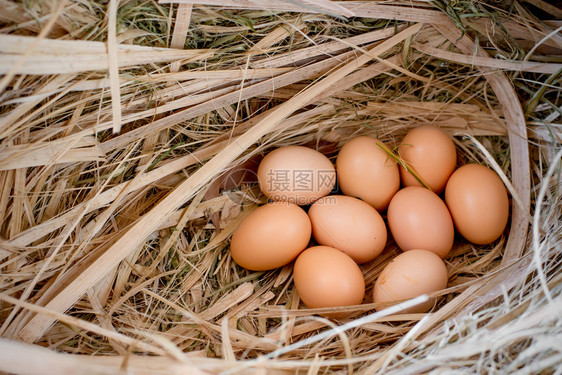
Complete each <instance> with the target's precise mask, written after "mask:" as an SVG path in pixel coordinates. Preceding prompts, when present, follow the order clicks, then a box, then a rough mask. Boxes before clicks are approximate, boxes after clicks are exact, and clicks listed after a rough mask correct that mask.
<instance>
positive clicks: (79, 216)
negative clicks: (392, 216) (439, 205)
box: [0, 0, 562, 374]
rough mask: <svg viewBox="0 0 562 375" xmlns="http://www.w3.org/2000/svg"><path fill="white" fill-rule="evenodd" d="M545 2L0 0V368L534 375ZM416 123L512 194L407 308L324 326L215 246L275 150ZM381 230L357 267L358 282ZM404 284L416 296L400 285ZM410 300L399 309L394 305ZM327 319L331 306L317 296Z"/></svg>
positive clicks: (552, 217)
mask: <svg viewBox="0 0 562 375" xmlns="http://www.w3.org/2000/svg"><path fill="white" fill-rule="evenodd" d="M561 13H562V11H561V10H560V9H559V8H556V7H555V6H554V5H552V4H549V3H548V2H545V1H543V0H532V1H531V0H527V1H525V2H513V1H476V0H474V1H468V0H467V1H455V2H447V1H433V2H427V1H405V0H404V1H402V0H397V1H391V2H389V1H342V2H335V1H328V0H298V1H296V0H295V1H293V0H291V1H270V0H268V1H254V0H237V1H230V0H221V1H210V0H195V1H189V0H174V1H160V2H157V1H156V0H121V1H119V0H110V1H108V2H104V3H101V2H94V1H75V0H58V1H48V0H34V1H26V2H19V1H13V0H0V74H2V77H1V78H0V108H1V116H0V142H1V143H0V148H1V151H0V189H1V191H0V216H1V217H2V220H1V222H2V226H1V227H0V236H1V237H0V262H1V263H0V269H1V274H0V301H1V302H0V306H1V319H0V335H1V338H0V370H1V371H5V372H8V373H18V374H44V373H45V372H46V371H47V370H46V369H48V372H49V373H62V374H66V373H69V374H70V373H72V374H74V373H81V374H90V373H91V374H122V373H134V374H180V373H190V374H191V373H193V374H211V373H295V372H298V373H303V374H304V373H307V374H318V373H336V372H337V373H341V372H343V373H356V374H374V373H399V374H409V373H412V374H415V373H420V372H447V373H449V372H463V373H467V372H475V373H481V372H488V373H495V372H500V373H512V372H513V373H522V374H523V373H541V372H544V373H553V372H556V369H557V368H560V366H561V365H562V347H561V346H560V342H562V318H561V317H562V293H561V292H562V290H561V289H562V276H561V273H560V270H561V261H562V257H561V254H560V250H561V249H562V236H561V234H560V233H562V232H561V217H562V212H561V211H562V210H561V207H562V206H561V205H560V189H561V183H560V182H561V171H562V164H561V163H560V162H561V160H560V159H561V151H560V149H561V147H560V145H561V143H562V132H561V129H562V124H561V122H560V118H562V117H561V115H562V103H561V101H560V95H561V90H560V87H561V84H560V83H561V81H562V75H561V74H562V58H561V57H560V56H562V35H561V33H560V30H561V26H562V21H561V20H560V19H561ZM423 124H433V125H436V126H440V127H441V128H442V129H444V130H445V131H447V132H448V133H449V134H451V135H452V136H454V137H455V142H456V143H457V146H458V150H459V155H460V159H461V161H462V162H469V161H471V162H478V163H482V164H486V165H489V166H490V167H491V168H493V169H495V170H496V172H498V174H500V176H501V177H502V179H503V180H504V182H505V183H506V186H507V187H508V189H509V191H510V195H511V201H512V215H511V221H510V227H509V229H508V230H507V231H506V233H505V235H504V236H502V238H501V239H500V240H499V241H498V242H497V243H495V244H493V245H489V246H474V245H470V244H468V243H465V242H463V241H461V240H459V241H458V242H457V243H456V244H455V248H454V250H453V252H452V253H451V255H450V256H449V257H448V258H447V259H446V262H447V267H448V270H449V275H450V277H449V287H448V288H447V289H446V290H443V291H440V292H438V293H435V294H434V295H433V296H437V297H439V298H438V303H437V305H436V306H435V308H434V309H433V310H432V312H431V313H429V314H409V315H408V314H402V315H401V314H400V313H399V312H398V314H396V313H395V314H394V315H390V314H389V313H390V312H391V311H386V312H382V313H374V314H373V308H374V307H375V305H374V304H373V303H372V300H371V299H370V298H369V297H367V298H366V300H365V303H364V304H363V305H361V306H352V307H346V308H341V309H340V310H346V311H349V312H351V313H352V315H351V316H352V317H351V318H349V319H346V320H342V321H337V322H336V321H330V320H327V319H324V318H320V317H318V316H317V315H315V314H316V313H320V312H325V311H326V309H316V310H309V309H306V308H305V307H304V306H303V305H302V304H301V303H300V300H299V298H298V295H297V294H296V293H295V289H294V286H293V283H292V279H291V267H290V266H287V267H284V268H282V269H280V270H274V271H269V272H249V271H247V270H244V269H241V268H240V267H238V266H237V265H236V264H235V263H234V262H233V261H232V259H231V258H230V257H229V254H228V241H229V238H230V236H231V234H232V232H233V231H234V230H235V229H236V227H237V225H238V223H239V222H240V221H241V220H242V219H243V218H244V217H245V216H246V215H247V214H248V213H249V212H250V211H251V210H252V209H253V208H255V207H256V206H257V205H258V204H261V203H263V202H264V198H263V196H261V195H260V194H259V189H258V188H257V184H256V182H255V178H254V177H253V176H254V173H255V166H256V164H257V163H258V162H259V159H260V157H261V156H263V154H264V153H266V152H267V151H268V150H270V149H272V148H274V147H278V146H283V145H289V144H301V145H307V146H310V147H315V148H318V149H320V150H321V151H323V152H324V153H325V154H326V155H328V156H329V157H332V158H333V157H334V156H335V154H336V152H337V150H338V149H339V148H340V147H341V146H342V145H343V144H344V143H345V142H346V141H347V140H349V139H350V138H352V137H353V136H355V135H359V134H370V135H373V136H377V137H379V138H380V139H382V140H384V141H386V142H387V144H388V145H389V146H390V147H391V149H392V151H394V150H395V146H396V144H397V141H399V140H400V138H401V137H402V136H403V135H404V134H405V133H406V132H407V131H408V130H409V129H411V128H412V127H414V126H419V125H423ZM397 253H398V249H397V248H396V246H395V245H394V243H389V245H388V246H387V249H386V250H385V251H384V252H383V254H382V255H381V256H379V257H378V258H377V259H376V260H375V261H373V262H371V263H369V264H366V265H363V266H362V270H363V273H364V276H365V279H366V281H367V295H369V294H370V292H371V290H372V283H373V282H374V280H376V277H377V275H378V274H379V273H380V271H381V270H382V268H383V267H384V265H385V263H386V262H387V261H388V260H389V259H390V258H392V257H393V256H394V255H396V254H397ZM421 298H422V299H423V298H426V297H421ZM412 303H415V301H412ZM328 310H330V311H332V310H333V309H328Z"/></svg>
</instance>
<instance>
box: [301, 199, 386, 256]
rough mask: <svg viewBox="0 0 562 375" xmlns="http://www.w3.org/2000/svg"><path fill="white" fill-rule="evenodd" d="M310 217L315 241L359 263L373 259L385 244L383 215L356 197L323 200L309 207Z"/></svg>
mask: <svg viewBox="0 0 562 375" xmlns="http://www.w3.org/2000/svg"><path fill="white" fill-rule="evenodd" d="M308 216H309V217H310V221H311V223H312V235H313V237H314V239H315V240H316V242H318V243H319V244H320V245H326V246H330V247H333V248H336V249H339V250H341V251H343V252H345V253H346V254H347V255H349V256H350V257H352V258H353V259H354V260H355V261H356V262H357V263H365V262H369V261H371V260H373V259H374V258H375V257H376V256H378V255H379V254H380V253H381V252H382V251H383V249H384V247H385V245H386V239H387V233H386V225H385V224H384V220H383V219H382V217H381V215H380V214H379V213H378V211H377V210H375V209H374V208H373V207H372V206H371V205H369V204H368V203H366V202H363V201H362V200H359V199H357V198H353V197H347V196H345V195H330V196H327V197H324V198H320V199H319V200H317V201H316V202H314V204H313V205H312V206H311V207H310V209H309V210H308Z"/></svg>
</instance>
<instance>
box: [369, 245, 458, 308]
mask: <svg viewBox="0 0 562 375" xmlns="http://www.w3.org/2000/svg"><path fill="white" fill-rule="evenodd" d="M447 280H448V276H447V267H446V266H445V263H443V260H442V259H441V258H440V257H439V256H437V255H436V254H435V253H433V252H431V251H427V250H419V249H413V250H410V251H407V252H405V253H402V254H400V255H398V256H397V257H395V258H394V259H392V260H391V261H390V263H388V264H387V265H386V267H385V268H384V269H383V271H382V272H381V274H380V275H379V277H378V278H377V281H376V282H375V287H374V289H373V301H374V302H375V303H376V304H382V305H380V306H377V307H375V309H376V310H382V309H384V308H387V307H389V306H390V305H395V304H396V303H397V302H398V301H402V300H408V299H411V298H415V297H418V296H420V295H422V294H429V293H432V292H436V291H438V290H441V289H445V288H446V287H447ZM434 304H435V299H430V300H429V301H428V302H425V303H423V304H420V305H417V306H414V307H411V308H409V309H406V310H403V311H401V312H400V314H405V313H423V312H427V311H429V310H430V309H431V308H432V307H433V305H434Z"/></svg>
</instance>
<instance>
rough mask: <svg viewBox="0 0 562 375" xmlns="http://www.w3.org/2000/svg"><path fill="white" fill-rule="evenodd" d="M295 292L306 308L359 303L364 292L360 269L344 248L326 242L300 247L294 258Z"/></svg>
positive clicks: (363, 280)
mask: <svg viewBox="0 0 562 375" xmlns="http://www.w3.org/2000/svg"><path fill="white" fill-rule="evenodd" d="M293 278H294V282H295V287H296V289H297V293H298V295H299V297H300V298H301V300H302V301H303V302H304V304H305V305H306V306H307V307H309V308H320V307H339V306H351V305H359V304H360V303H361V302H362V301H363V297H364V296H365V279H364V278H363V273H362V272H361V269H360V268H359V266H358V265H357V263H355V261H353V259H352V258H351V257H349V256H348V255H347V254H345V253H344V252H342V251H340V250H337V249H334V248H332V247H328V246H314V247H311V248H308V249H306V250H305V251H303V252H302V253H301V254H300V255H299V257H298V258H297V260H296V262H295V267H294V270H293Z"/></svg>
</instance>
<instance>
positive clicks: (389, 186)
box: [336, 136, 400, 212]
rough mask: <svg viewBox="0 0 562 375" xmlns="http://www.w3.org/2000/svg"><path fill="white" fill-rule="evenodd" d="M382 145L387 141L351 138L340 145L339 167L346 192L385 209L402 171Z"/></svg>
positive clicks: (377, 207) (366, 137)
mask: <svg viewBox="0 0 562 375" xmlns="http://www.w3.org/2000/svg"><path fill="white" fill-rule="evenodd" d="M379 145H384V143H383V142H381V141H380V140H378V139H376V138H372V137H368V136H360V137H357V138H354V139H352V140H351V141H349V142H347V143H346V144H345V145H344V146H343V147H342V148H341V150H340V152H339V154H338V157H337V159H336V170H337V174H338V182H339V186H340V188H341V191H342V192H343V193H344V194H345V195H349V196H353V197H357V198H360V199H362V200H364V201H365V202H367V203H369V204H370V205H371V206H373V207H374V208H375V209H376V210H377V211H379V212H382V211H384V210H385V209H386V208H387V207H388V203H389V202H390V199H391V198H392V197H393V196H394V194H395V193H396V192H397V191H398V189H399V188H400V172H399V171H398V165H397V164H396V162H394V161H393V160H392V159H390V158H389V156H388V155H387V154H386V153H385V152H384V151H383V150H382V149H381V148H380V146H379Z"/></svg>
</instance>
